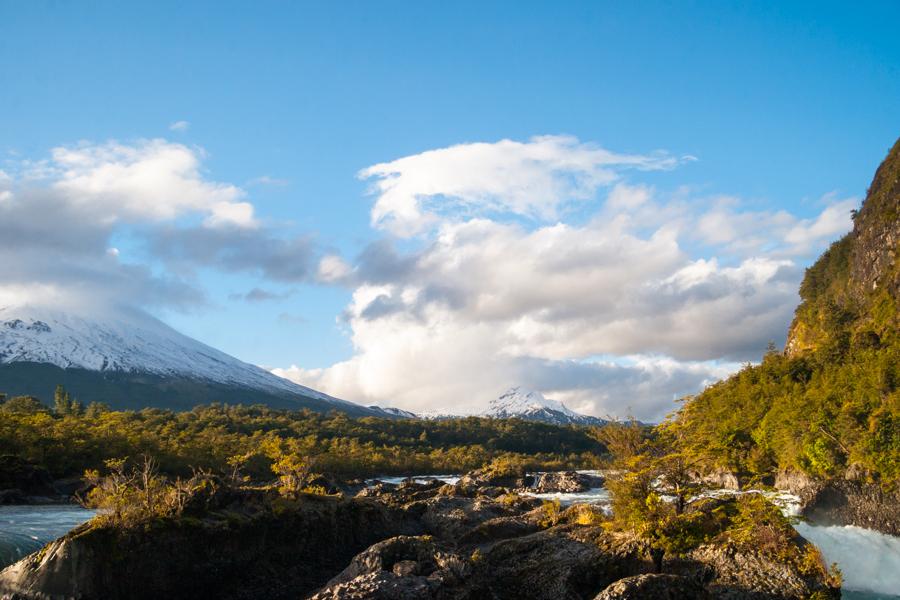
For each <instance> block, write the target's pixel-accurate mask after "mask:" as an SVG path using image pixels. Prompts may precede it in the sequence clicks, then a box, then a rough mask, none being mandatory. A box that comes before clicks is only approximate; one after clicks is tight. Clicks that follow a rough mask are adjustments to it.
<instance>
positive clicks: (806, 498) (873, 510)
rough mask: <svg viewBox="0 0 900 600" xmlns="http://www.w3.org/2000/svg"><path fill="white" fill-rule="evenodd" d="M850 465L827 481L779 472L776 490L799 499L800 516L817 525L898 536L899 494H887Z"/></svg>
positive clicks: (886, 491)
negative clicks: (841, 526) (857, 528)
mask: <svg viewBox="0 0 900 600" xmlns="http://www.w3.org/2000/svg"><path fill="white" fill-rule="evenodd" d="M869 475H870V474H868V473H867V472H865V470H863V469H861V468H860V467H858V466H855V465H851V467H850V468H849V469H847V471H846V473H845V474H844V477H842V478H836V479H832V480H828V481H823V480H819V479H814V478H812V477H809V476H808V475H806V474H804V473H800V472H798V471H781V472H779V473H778V475H777V476H776V478H775V487H776V488H778V489H780V490H784V491H786V492H790V493H791V494H794V495H796V496H798V497H799V498H800V503H801V509H800V515H801V516H802V517H803V518H805V519H807V520H808V521H810V522H811V523H814V524H816V525H856V526H857V527H865V528H866V529H874V530H875V531H880V532H881V533H886V534H888V535H900V491H898V490H893V491H891V490H886V489H885V488H883V487H882V486H881V485H880V484H878V483H872V482H870V481H869V480H868V476H869Z"/></svg>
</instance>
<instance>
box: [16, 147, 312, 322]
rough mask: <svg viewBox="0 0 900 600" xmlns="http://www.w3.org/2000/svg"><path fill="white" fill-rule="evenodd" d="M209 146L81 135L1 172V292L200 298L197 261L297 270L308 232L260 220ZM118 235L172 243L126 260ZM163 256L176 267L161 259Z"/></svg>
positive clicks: (136, 241) (40, 296) (172, 302)
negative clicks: (213, 175) (218, 174)
mask: <svg viewBox="0 0 900 600" xmlns="http://www.w3.org/2000/svg"><path fill="white" fill-rule="evenodd" d="M203 157H204V153H203V151H202V150H201V149H198V148H189V147H187V146H184V145H182V144H177V143H171V142H167V141H165V140H161V139H155V140H141V141H138V142H135V143H133V144H124V143H120V142H107V143H102V144H89V143H86V142H84V143H80V144H78V145H75V146H65V147H58V148H54V149H53V150H52V151H51V153H50V157H49V158H47V159H44V160H40V161H21V162H19V163H16V164H14V165H13V167H14V168H13V169H12V170H11V171H10V172H9V173H4V174H3V177H2V178H0V194H2V195H0V281H2V284H0V295H2V297H3V298H4V302H7V303H10V302H34V301H42V302H62V301H63V300H65V301H66V302H75V301H76V300H77V299H78V298H82V299H83V300H84V302H85V303H95V304H96V303H102V302H103V301H105V300H108V301H110V302H116V303H124V304H137V305H143V306H148V305H155V306H168V307H176V308H182V309H183V308H187V307H190V306H196V305H197V304H200V303H203V302H204V301H205V295H204V293H203V291H202V290H201V289H199V288H198V287H197V286H196V285H194V283H193V282H192V280H191V278H190V277H185V274H186V273H189V272H190V269H191V268H196V267H211V268H215V269H219V270H224V271H245V272H251V273H259V274H261V275H262V276H264V277H268V276H272V277H273V278H281V279H282V280H291V281H297V280H299V279H301V278H302V277H303V274H304V273H306V272H307V271H308V269H309V267H308V263H309V262H310V261H311V260H312V259H311V258H310V257H309V253H310V252H311V250H310V246H309V243H308V241H307V240H306V239H305V238H303V239H301V238H285V237H281V236H278V235H276V232H274V231H272V230H270V229H269V228H266V227H264V226H262V225H261V224H260V222H259V221H258V220H257V219H256V217H255V215H254V207H253V205H252V204H251V203H250V202H249V201H248V200H247V198H246V194H245V192H244V191H243V190H242V189H240V188H239V187H237V186H234V185H231V184H227V183H221V182H217V181H212V180H210V179H209V178H207V177H205V176H204V174H203V172H202V164H201V163H202V159H203ZM116 236H124V237H125V238H127V239H128V240H129V245H130V246H132V247H134V246H140V245H141V244H143V245H145V246H147V247H148V248H151V249H152V248H154V247H155V246H156V245H157V244H158V243H159V240H161V239H169V240H171V242H172V247H171V248H168V249H167V251H166V252H159V253H154V252H151V253H150V254H149V256H140V257H135V256H134V252H132V253H131V255H132V256H131V261H130V262H129V261H126V260H125V259H124V258H123V256H122V253H121V252H120V250H119V249H118V248H117V247H116V246H114V245H113V244H111V240H112V239H114V237H116ZM188 238H193V241H192V242H190V243H189V242H188V241H187V240H188ZM142 240H143V242H142ZM135 259H137V260H135ZM161 259H162V260H165V261H166V264H168V265H169V266H170V267H173V268H163V269H160V268H158V266H159V265H158V263H159V261H160V260H161Z"/></svg>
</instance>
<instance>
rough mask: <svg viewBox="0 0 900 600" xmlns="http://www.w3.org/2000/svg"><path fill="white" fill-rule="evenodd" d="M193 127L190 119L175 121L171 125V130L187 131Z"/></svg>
mask: <svg viewBox="0 0 900 600" xmlns="http://www.w3.org/2000/svg"><path fill="white" fill-rule="evenodd" d="M190 127H191V124H190V122H189V121H175V122H174V123H172V124H170V125H169V131H178V132H181V131H187V130H188V129H189V128H190Z"/></svg>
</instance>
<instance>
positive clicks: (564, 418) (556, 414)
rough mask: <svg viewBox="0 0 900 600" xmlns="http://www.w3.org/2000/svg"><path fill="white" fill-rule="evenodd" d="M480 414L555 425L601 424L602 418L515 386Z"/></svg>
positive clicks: (495, 417)
mask: <svg viewBox="0 0 900 600" xmlns="http://www.w3.org/2000/svg"><path fill="white" fill-rule="evenodd" d="M479 416H482V417H491V418H494V419H508V418H519V419H524V420H526V421H539V422H542V423H552V424H555V425H573V424H577V425H600V424H602V423H604V421H603V420H602V419H598V418H597V417H590V416H587V415H582V414H579V413H576V412H574V411H572V410H569V409H568V408H567V407H566V405H565V404H563V403H562V402H559V401H557V400H550V399H549V398H545V397H544V395H543V394H541V393H540V392H535V391H529V390H524V389H522V388H520V387H514V388H511V389H509V390H507V391H506V392H505V393H503V394H501V395H500V396H499V397H498V398H494V399H493V400H491V402H490V404H489V406H488V408H487V410H485V411H484V412H482V413H481V414H480V415H479Z"/></svg>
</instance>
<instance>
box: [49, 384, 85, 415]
mask: <svg viewBox="0 0 900 600" xmlns="http://www.w3.org/2000/svg"><path fill="white" fill-rule="evenodd" d="M53 412H55V413H56V414H57V415H59V416H61V417H64V416H66V415H79V414H81V402H79V401H78V400H77V399H74V400H73V399H72V398H71V397H70V396H69V392H67V391H66V388H65V387H63V386H62V384H60V385H57V386H56V391H55V392H54V393H53Z"/></svg>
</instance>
